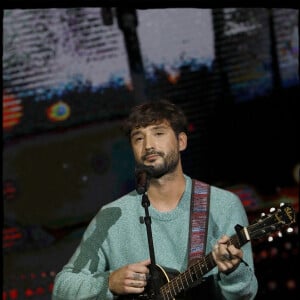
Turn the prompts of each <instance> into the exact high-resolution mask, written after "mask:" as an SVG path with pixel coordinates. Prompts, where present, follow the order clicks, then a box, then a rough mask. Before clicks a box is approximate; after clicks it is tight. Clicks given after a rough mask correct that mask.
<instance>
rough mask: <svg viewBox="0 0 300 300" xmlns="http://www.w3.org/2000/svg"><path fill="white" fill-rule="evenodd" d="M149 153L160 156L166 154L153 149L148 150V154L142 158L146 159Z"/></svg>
mask: <svg viewBox="0 0 300 300" xmlns="http://www.w3.org/2000/svg"><path fill="white" fill-rule="evenodd" d="M148 155H159V156H162V157H163V156H164V154H163V153H162V152H160V151H155V150H152V151H148V152H146V154H145V155H143V156H142V160H146V159H147V156H148Z"/></svg>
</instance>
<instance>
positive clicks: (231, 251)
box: [212, 235, 243, 273]
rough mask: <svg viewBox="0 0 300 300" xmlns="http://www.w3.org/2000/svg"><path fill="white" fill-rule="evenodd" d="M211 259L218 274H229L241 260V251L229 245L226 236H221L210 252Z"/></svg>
mask: <svg viewBox="0 0 300 300" xmlns="http://www.w3.org/2000/svg"><path fill="white" fill-rule="evenodd" d="M212 255H213V258H214V260H215V262H216V264H217V266H218V269H219V271H220V272H223V273H230V272H232V271H233V270H234V269H235V268H237V266H238V265H239V264H240V262H241V260H242V259H243V251H242V250H241V249H238V248H236V247H235V246H234V245H232V244H230V239H229V237H228V236H227V235H224V236H222V237H221V238H220V239H219V240H218V242H217V244H216V245H215V246H214V249H213V251H212Z"/></svg>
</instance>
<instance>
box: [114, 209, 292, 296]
mask: <svg viewBox="0 0 300 300" xmlns="http://www.w3.org/2000/svg"><path fill="white" fill-rule="evenodd" d="M295 222H296V215H295V211H294V209H293V208H292V207H291V206H290V205H288V204H284V205H282V206H281V207H280V208H278V209H277V210H275V211H274V212H272V213H270V214H267V215H265V216H263V217H261V218H260V219H258V220H257V221H255V222H254V223H252V224H251V225H249V226H247V227H242V226H240V225H236V228H235V229H236V232H237V234H235V235H233V236H231V237H230V243H231V244H233V245H234V246H235V247H237V248H241V247H242V246H243V245H245V244H246V243H247V242H249V241H250V240H253V239H261V238H262V237H265V236H267V235H269V234H270V233H273V232H276V231H279V230H280V229H282V228H283V227H286V226H288V225H291V224H293V223H295ZM215 266H216V263H215V261H214V260H213V256H212V253H211V252H210V253H209V254H207V255H205V256H204V257H202V258H200V259H198V260H197V261H196V262H195V263H194V264H192V265H191V266H189V267H188V269H187V270H186V271H184V272H182V273H180V272H178V271H176V270H171V269H168V268H164V267H162V266H160V265H155V268H154V270H153V271H154V272H153V274H152V279H151V278H150V279H149V281H148V284H147V286H146V288H145V290H144V292H143V293H141V294H129V295H122V296H119V297H118V298H117V299H118V300H121V299H122V300H174V299H183V300H188V299H190V300H192V298H191V296H190V295H189V291H190V290H191V289H192V288H193V287H195V286H198V285H200V284H202V283H203V282H205V278H204V277H203V276H204V275H205V274H206V273H208V272H209V271H210V270H212V269H213V268H214V267H215ZM154 279H155V282H151V280H154ZM153 284H155V288H153V287H154V285H153ZM155 291H158V292H155Z"/></svg>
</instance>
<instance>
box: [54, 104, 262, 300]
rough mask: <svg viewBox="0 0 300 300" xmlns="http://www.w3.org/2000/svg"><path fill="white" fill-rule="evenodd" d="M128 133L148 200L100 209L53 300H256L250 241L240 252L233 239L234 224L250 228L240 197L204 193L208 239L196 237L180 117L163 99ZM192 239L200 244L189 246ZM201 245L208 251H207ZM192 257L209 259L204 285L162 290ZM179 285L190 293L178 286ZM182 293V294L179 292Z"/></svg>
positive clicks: (130, 197) (134, 197)
mask: <svg viewBox="0 0 300 300" xmlns="http://www.w3.org/2000/svg"><path fill="white" fill-rule="evenodd" d="M124 129H125V131H126V134H127V135H128V137H129V140H130V144H131V146H132V150H133V154H134V158H135V161H136V168H137V170H140V169H141V170H143V169H144V170H145V173H146V175H147V176H146V178H147V184H146V190H145V192H144V193H143V195H141V194H140V193H138V192H137V191H136V190H134V191H132V192H130V193H128V194H127V195H124V196H123V197H121V198H120V199H117V200H115V201H113V202H111V203H109V204H107V205H104V206H103V207H102V208H101V209H100V211H99V212H98V213H97V214H96V216H95V217H94V218H93V220H92V221H91V223H90V224H89V226H88V228H87V229H86V231H85V233H84V236H83V239H82V241H81V243H80V245H79V246H78V248H77V250H76V251H75V253H74V254H73V256H72V257H71V259H70V261H69V262H68V263H67V264H66V265H65V266H64V267H63V270H62V271H61V272H60V273H58V274H57V276H56V279H55V284H54V289H53V299H55V300H61V299H64V300H66V299H70V300H71V299H72V300H74V299H101V300H105V299H118V298H119V299H122V298H123V299H138V298H139V296H140V299H174V298H175V296H176V299H177V296H178V297H179V296H182V297H183V299H188V298H189V297H190V298H189V299H197V298H199V299H213V298H214V299H253V298H254V297H255V295H256V293H257V288H258V287H257V279H256V277H255V273H254V266H253V257H252V248H251V242H247V243H245V245H243V247H237V245H235V244H234V243H232V240H230V238H229V237H231V236H233V235H235V234H237V235H238V232H236V229H235V226H236V225H237V224H238V225H241V226H242V227H246V226H248V220H247V216H246V213H245V210H244V207H243V205H242V203H241V201H240V199H239V198H238V197H237V196H236V195H234V194H233V193H231V192H229V191H226V190H223V189H220V188H217V187H215V186H210V187H209V188H208V189H207V191H206V192H204V195H206V196H205V197H204V199H206V198H207V205H206V204H204V206H203V207H202V211H204V213H205V212H206V214H202V215H201V216H202V218H204V222H203V223H202V224H203V227H202V228H200V231H201V230H202V231H205V232H204V233H205V234H204V235H202V236H196V232H197V230H194V231H193V230H191V229H192V226H193V224H194V223H197V221H199V220H197V219H195V220H194V223H193V222H191V218H194V215H197V213H195V214H193V209H192V207H194V205H196V204H195V203H196V202H195V203H194V202H192V200H191V199H193V195H194V193H195V191H194V184H195V181H194V180H193V179H192V178H190V177H189V176H188V175H186V174H184V172H183V169H182V164H181V157H180V153H181V151H184V150H185V149H186V147H187V120H186V117H185V115H184V113H183V111H182V110H181V109H180V108H179V107H177V106H175V105H174V104H172V103H170V102H168V101H165V100H162V101H153V102H147V103H145V104H143V105H139V106H137V107H135V108H133V110H132V112H131V114H130V115H129V117H128V119H127V120H126V122H125V125H124ZM197 182H198V183H199V181H197ZM199 184H200V185H201V187H202V183H201V182H200V183H199ZM203 186H204V187H205V184H204V185H203ZM207 186H208V185H207ZM204 190H205V189H204ZM145 195H146V196H147V198H148V200H149V202H150V205H149V208H148V209H149V215H150V218H151V222H150V224H151V229H150V231H151V232H152V241H153V248H154V255H155V266H157V268H156V269H155V268H154V266H153V262H152V263H151V260H150V257H151V255H150V254H149V253H150V252H149V240H148V237H147V230H146V226H145V225H146V224H145V222H143V219H141V216H145V208H144V207H143V206H142V205H141V201H142V197H143V196H145ZM205 203H206V202H205ZM203 208H204V209H203ZM195 211H196V212H197V210H195ZM144 220H145V219H144ZM205 224H207V227H205ZM204 229H205V230H204ZM193 234H194V236H193ZM195 241H197V243H199V245H197V244H194V245H193V247H191V246H190V245H191V243H192V242H193V243H195ZM201 245H202V246H204V245H205V247H204V250H203V249H202V250H203V251H202V253H201ZM192 249H194V250H192ZM195 249H198V250H195ZM199 249H200V251H199ZM193 251H194V254H195V256H194V257H195V258H196V259H199V258H200V256H201V257H203V256H205V255H207V258H205V261H204V262H205V263H204V264H202V263H201V264H199V267H200V269H201V270H202V267H203V268H205V272H203V278H202V279H200V280H198V279H199V278H198V277H197V276H198V275H195V274H194V272H191V273H188V275H190V277H191V281H194V280H195V282H197V284H196V287H193V286H191V287H190V288H189V284H188V283H189V280H190V278H183V279H182V278H181V277H178V278H180V280H179V279H178V280H176V281H175V283H176V284H175V286H173V288H170V289H169V288H168V287H166V288H164V284H165V283H167V282H168V281H169V280H170V279H171V277H170V273H168V271H167V268H172V269H174V270H177V271H178V272H180V273H183V272H185V271H186V270H187V268H189V265H190V266H193V263H195V262H197V260H194V261H193V262H192V259H191V258H192V257H193ZM197 251H198V253H197ZM199 254H201V255H200V256H199ZM197 255H198V256H197ZM209 255H211V256H209ZM200 259H201V258H200ZM208 265H212V267H211V268H209V267H208ZM206 268H207V269H206ZM150 270H151V272H150ZM154 270H155V271H154ZM159 270H161V275H163V276H164V280H163V283H162V284H159V286H158V287H157V285H158V283H157V282H156V283H155V282H153V281H151V280H153V278H158V272H159ZM155 272H156V273H155ZM173 275H174V273H173ZM173 275H172V276H173ZM184 275H185V276H186V274H185V273H184ZM159 276H160V275H159ZM163 276H162V277H163ZM174 276H175V278H176V276H178V274H177V275H174ZM184 279H185V280H184ZM171 284H172V281H171ZM181 284H183V286H184V289H186V291H183V290H182V291H181V288H178V286H180V285H181ZM149 287H151V288H149ZM152 287H155V288H152ZM177 288H178V289H179V290H180V291H181V292H180V293H179V295H177V293H175V291H174V289H177ZM189 291H190V293H191V294H189ZM161 293H162V294H161ZM153 295H154V296H153ZM157 295H158V296H157ZM191 295H192V296H191ZM142 296H143V297H142ZM156 296H157V298H156ZM159 297H160V298H159ZM169 297H170V298H169ZM191 297H192V298H191ZM180 299H181V298H180Z"/></svg>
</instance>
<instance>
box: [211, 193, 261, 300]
mask: <svg viewBox="0 0 300 300" xmlns="http://www.w3.org/2000/svg"><path fill="white" fill-rule="evenodd" d="M219 192H220V193H221V194H223V195H222V197H221V199H222V200H220V198H219V197H217V198H218V201H217V202H215V206H214V213H215V219H216V218H218V219H217V220H216V223H217V224H218V230H217V232H218V233H217V236H216V238H218V236H219V237H220V236H221V235H223V234H227V235H229V236H232V235H234V234H236V232H235V229H234V228H235V225H241V226H243V227H244V226H248V224H249V223H248V218H247V215H246V211H245V209H244V206H243V204H242V202H241V200H240V199H239V198H238V197H237V195H235V194H233V193H231V192H227V191H226V192H225V193H223V192H222V191H220V190H217V194H218V196H221V194H219ZM223 201H224V202H223ZM225 202H226V203H225ZM215 242H216V240H215V241H214V242H213V243H212V244H211V245H213V244H214V243H215ZM241 249H242V250H243V261H242V262H241V263H240V264H239V266H238V267H237V268H236V269H235V270H234V271H233V272H231V273H229V274H224V273H218V274H215V276H216V277H217V284H218V286H219V288H220V291H221V293H222V295H223V297H224V298H225V299H228V300H235V299H243V300H251V299H254V298H255V296H256V293H257V289H258V282H257V278H256V276H255V271H254V262H253V252H252V244H251V241H248V242H247V243H246V244H244V245H243V246H242V247H241ZM216 272H217V269H216Z"/></svg>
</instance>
